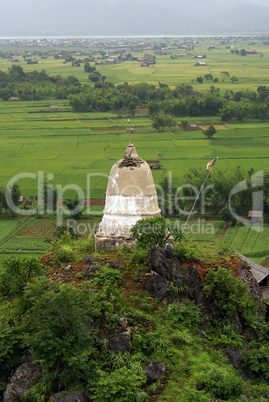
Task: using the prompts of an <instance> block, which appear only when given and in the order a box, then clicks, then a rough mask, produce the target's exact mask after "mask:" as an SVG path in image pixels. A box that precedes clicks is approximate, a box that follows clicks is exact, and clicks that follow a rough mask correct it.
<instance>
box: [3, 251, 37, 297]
mask: <svg viewBox="0 0 269 402" xmlns="http://www.w3.org/2000/svg"><path fill="white" fill-rule="evenodd" d="M43 274H44V271H43V268H42V265H41V264H40V262H39V260H38V259H37V258H22V259H21V258H13V257H12V258H8V259H6V260H5V261H4V262H3V269H2V271H1V273H0V293H1V294H2V295H7V294H12V295H16V294H22V293H23V290H24V287H25V286H26V284H27V283H29V282H31V280H32V279H33V278H36V277H39V276H41V275H43Z"/></svg>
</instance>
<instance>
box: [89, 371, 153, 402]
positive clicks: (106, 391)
mask: <svg viewBox="0 0 269 402" xmlns="http://www.w3.org/2000/svg"><path fill="white" fill-rule="evenodd" d="M97 375H98V376H99V380H98V381H97V384H96V387H95V388H94V399H95V400H96V401H97V402H106V401H107V402H129V401H130V402H132V401H134V400H135V394H136V393H137V392H138V391H139V389H140V387H141V386H142V384H143V383H144V382H145V379H144V377H143V376H140V375H137V374H135V373H134V372H133V371H132V370H129V369H127V367H126V366H124V367H121V368H119V369H117V370H115V371H113V372H112V373H106V372H105V371H101V370H99V371H98V372H97Z"/></svg>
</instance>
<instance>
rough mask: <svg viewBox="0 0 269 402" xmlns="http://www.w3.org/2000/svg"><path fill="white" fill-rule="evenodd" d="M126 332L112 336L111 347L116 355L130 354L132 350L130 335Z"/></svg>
mask: <svg viewBox="0 0 269 402" xmlns="http://www.w3.org/2000/svg"><path fill="white" fill-rule="evenodd" d="M125 332H127V331H124V332H117V333H116V334H113V335H111V336H110V339H109V347H110V349H111V350H112V351H113V352H115V353H124V352H126V351H127V352H128V351H129V350H130V349H131V343H130V339H129V335H128V336H127V334H126V333H125Z"/></svg>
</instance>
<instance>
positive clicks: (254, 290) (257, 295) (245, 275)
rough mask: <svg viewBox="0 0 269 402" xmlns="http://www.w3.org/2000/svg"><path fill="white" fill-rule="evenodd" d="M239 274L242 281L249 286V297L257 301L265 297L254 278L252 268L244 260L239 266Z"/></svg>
mask: <svg viewBox="0 0 269 402" xmlns="http://www.w3.org/2000/svg"><path fill="white" fill-rule="evenodd" d="M238 272H239V273H238V278H239V279H240V281H241V282H243V283H246V284H247V292H248V295H249V296H250V297H252V299H254V300H255V301H259V300H261V299H262V297H263V296H262V291H261V288H260V287H259V284H258V282H257V281H256V279H255V278H254V276H253V274H252V272H251V269H250V267H249V266H248V265H247V264H246V263H245V262H244V261H242V260H241V261H240V262H239V264H238Z"/></svg>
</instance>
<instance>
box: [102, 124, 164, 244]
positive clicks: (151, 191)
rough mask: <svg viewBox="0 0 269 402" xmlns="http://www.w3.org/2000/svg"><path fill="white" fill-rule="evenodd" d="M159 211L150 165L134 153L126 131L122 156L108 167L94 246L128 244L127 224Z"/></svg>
mask: <svg viewBox="0 0 269 402" xmlns="http://www.w3.org/2000/svg"><path fill="white" fill-rule="evenodd" d="M129 133H130V131H129ZM160 213H161V211H160V208H159V206H158V197H157V192H156V188H155V185H154V181H153V177H152V173H151V170H150V167H149V165H148V164H147V162H145V161H144V160H142V159H140V158H139V156H138V155H137V152H136V149H135V147H134V145H133V144H131V141H130V134H129V145H128V146H127V149H126V152H125V154H124V156H123V158H122V159H120V160H119V161H118V162H116V163H115V164H114V165H113V166H112V168H111V171H110V175H109V180H108V185H107V190H106V200H105V209H104V215H103V219H102V222H101V223H100V225H99V230H98V232H97V233H96V235H95V249H96V250H99V249H104V250H109V249H113V248H117V247H120V246H122V245H123V244H126V245H127V246H129V247H132V246H133V245H134V240H132V239H131V237H130V229H131V227H132V226H133V225H134V224H135V223H136V222H137V221H138V220H140V219H146V218H151V217H154V216H156V215H160Z"/></svg>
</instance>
